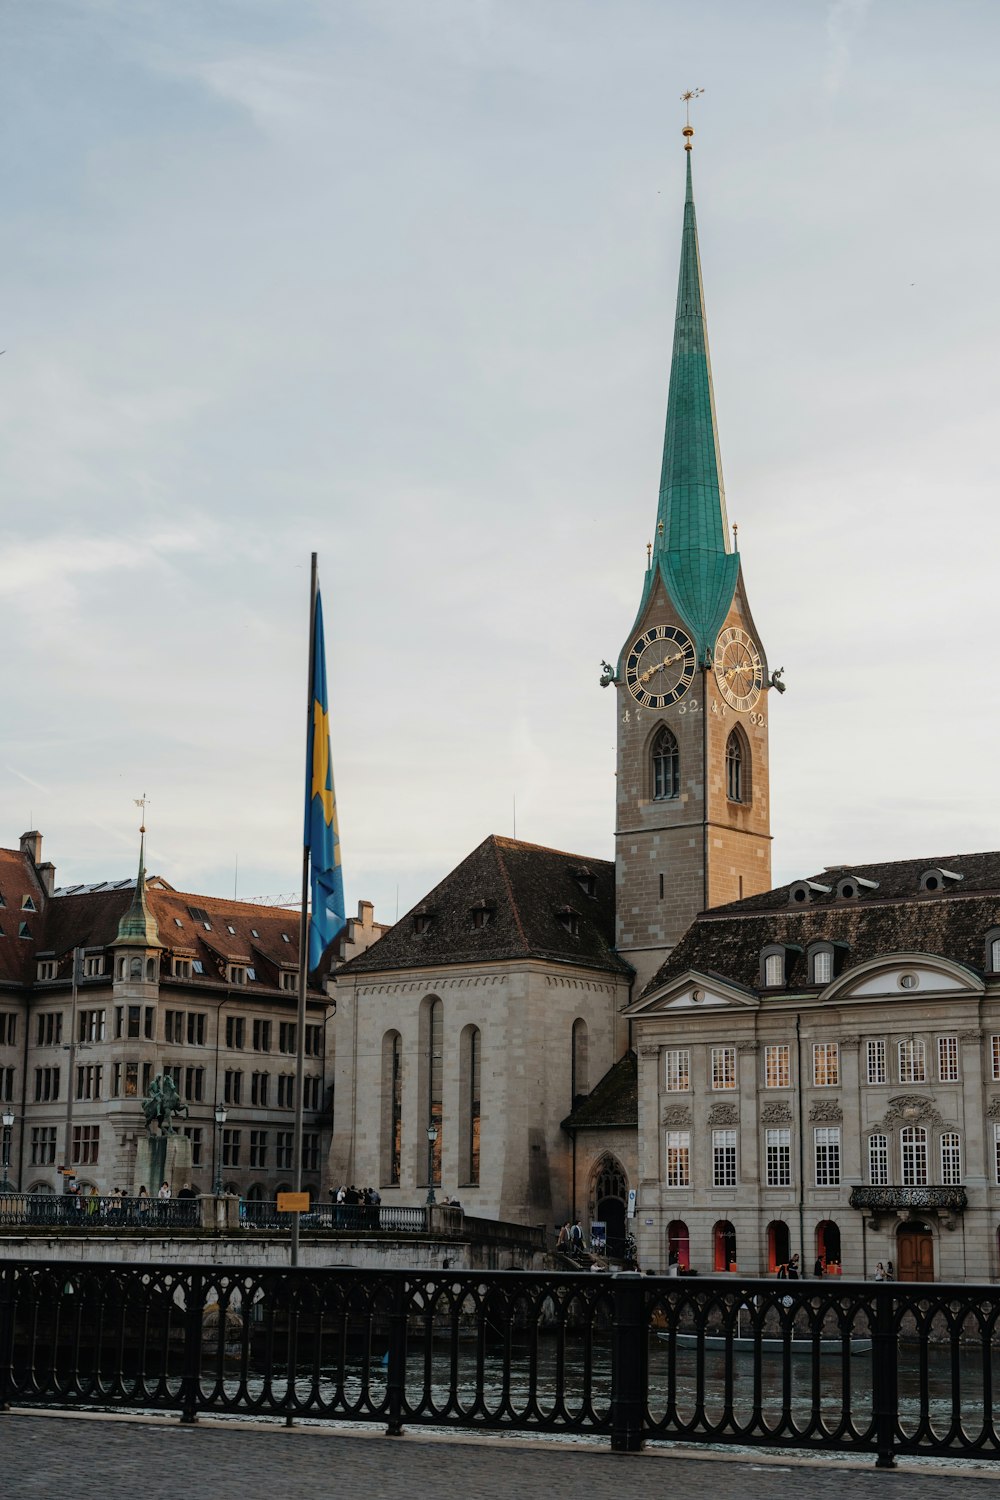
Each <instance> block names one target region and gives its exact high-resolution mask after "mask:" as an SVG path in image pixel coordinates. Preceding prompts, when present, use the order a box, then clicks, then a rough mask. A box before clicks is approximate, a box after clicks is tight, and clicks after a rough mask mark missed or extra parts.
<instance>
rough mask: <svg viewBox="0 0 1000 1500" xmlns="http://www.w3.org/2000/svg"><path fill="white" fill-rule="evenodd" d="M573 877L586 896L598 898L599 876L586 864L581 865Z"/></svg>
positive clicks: (591, 898)
mask: <svg viewBox="0 0 1000 1500" xmlns="http://www.w3.org/2000/svg"><path fill="white" fill-rule="evenodd" d="M573 879H574V880H575V881H576V883H577V885H578V886H579V887H580V889H581V891H582V892H583V894H584V895H585V896H587V897H588V898H589V899H590V900H591V901H593V900H595V899H596V896H597V876H596V875H594V874H593V873H592V872H591V871H590V870H588V869H587V866H586V865H581V866H580V868H579V869H578V870H574V871H573Z"/></svg>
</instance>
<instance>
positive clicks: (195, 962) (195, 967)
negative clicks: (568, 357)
mask: <svg viewBox="0 0 1000 1500" xmlns="http://www.w3.org/2000/svg"><path fill="white" fill-rule="evenodd" d="M191 972H192V974H204V972H205V965H204V964H203V963H202V961H201V959H200V958H193V959H192V960H191Z"/></svg>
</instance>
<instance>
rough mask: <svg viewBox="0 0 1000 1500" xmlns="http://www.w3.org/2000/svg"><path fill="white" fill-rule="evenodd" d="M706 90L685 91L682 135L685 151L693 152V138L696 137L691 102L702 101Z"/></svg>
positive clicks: (682, 99)
mask: <svg viewBox="0 0 1000 1500" xmlns="http://www.w3.org/2000/svg"><path fill="white" fill-rule="evenodd" d="M704 92H705V90H704V89H685V91H684V93H683V94H682V95H681V103H682V104H683V105H684V129H683V130H682V131H681V135H682V136H683V137H684V150H685V151H690V150H691V137H692V136H693V135H694V126H693V125H692V124H691V100H692V99H700V98H701V96H702V94H703V93H704Z"/></svg>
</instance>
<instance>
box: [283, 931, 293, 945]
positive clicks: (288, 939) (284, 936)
mask: <svg viewBox="0 0 1000 1500" xmlns="http://www.w3.org/2000/svg"><path fill="white" fill-rule="evenodd" d="M281 941H282V942H283V943H290V942H291V941H292V940H291V938H290V937H289V936H288V933H287V932H283V933H282V934H281Z"/></svg>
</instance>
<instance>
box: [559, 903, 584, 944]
mask: <svg viewBox="0 0 1000 1500" xmlns="http://www.w3.org/2000/svg"><path fill="white" fill-rule="evenodd" d="M556 921H557V922H558V923H559V925H560V927H564V928H565V929H566V931H567V932H568V933H569V935H570V937H579V936H580V913H579V912H576V911H574V910H573V908H572V907H571V906H563V907H561V908H560V909H559V911H557V912H556Z"/></svg>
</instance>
